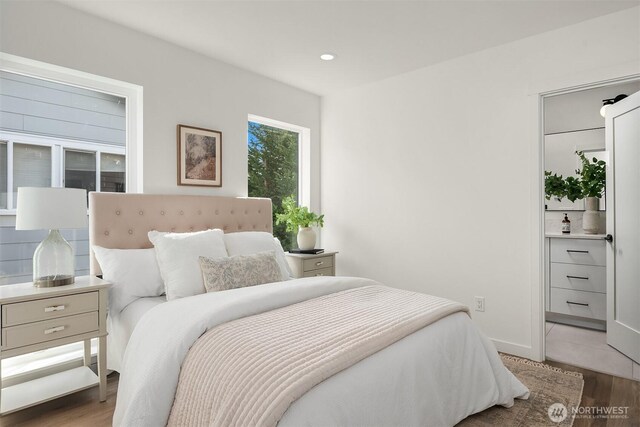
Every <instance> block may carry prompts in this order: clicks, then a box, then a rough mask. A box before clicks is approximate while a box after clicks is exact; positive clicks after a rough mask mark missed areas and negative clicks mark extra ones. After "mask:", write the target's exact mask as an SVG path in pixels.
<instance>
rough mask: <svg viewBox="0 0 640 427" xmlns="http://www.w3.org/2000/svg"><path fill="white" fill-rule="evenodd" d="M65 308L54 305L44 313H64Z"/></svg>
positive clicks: (45, 309)
mask: <svg viewBox="0 0 640 427" xmlns="http://www.w3.org/2000/svg"><path fill="white" fill-rule="evenodd" d="M64 308H65V306H64V305H52V306H50V307H45V308H44V312H45V313H51V312H53V311H62V310H64Z"/></svg>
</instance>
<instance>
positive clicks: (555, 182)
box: [544, 151, 607, 202]
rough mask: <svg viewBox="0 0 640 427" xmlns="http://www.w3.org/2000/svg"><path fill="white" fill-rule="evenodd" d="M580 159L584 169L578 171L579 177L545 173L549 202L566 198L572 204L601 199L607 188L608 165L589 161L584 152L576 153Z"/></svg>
mask: <svg viewBox="0 0 640 427" xmlns="http://www.w3.org/2000/svg"><path fill="white" fill-rule="evenodd" d="M576 155H577V156H578V157H580V161H581V162H582V169H577V170H576V174H577V175H578V176H577V177H574V176H568V177H566V178H562V175H557V174H555V173H554V174H552V173H551V172H549V171H545V172H544V192H545V197H546V199H547V200H550V199H551V198H552V197H554V198H555V199H556V200H558V201H560V200H562V199H564V198H565V197H566V198H567V199H569V200H570V201H572V202H575V201H576V200H580V199H584V198H586V197H597V198H601V197H602V196H603V194H604V190H605V187H606V177H607V174H606V163H605V161H604V160H598V159H596V158H595V157H594V158H593V160H589V159H587V157H586V156H585V155H584V153H583V152H582V151H576Z"/></svg>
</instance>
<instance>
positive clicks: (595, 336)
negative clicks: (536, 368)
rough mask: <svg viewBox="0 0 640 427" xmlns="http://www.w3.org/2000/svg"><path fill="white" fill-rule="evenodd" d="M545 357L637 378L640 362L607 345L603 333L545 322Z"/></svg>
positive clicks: (638, 378) (639, 375) (638, 376)
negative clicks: (639, 363)
mask: <svg viewBox="0 0 640 427" xmlns="http://www.w3.org/2000/svg"><path fill="white" fill-rule="evenodd" d="M546 355H547V359H550V360H554V361H556V362H563V363H567V364H570V365H574V366H578V367H581V368H586V369H591V370H592V371H597V372H604V373H606V374H610V375H616V376H618V377H623V378H631V379H634V380H637V381H640V365H638V364H637V363H635V362H634V361H633V360H631V359H629V358H628V357H626V356H625V355H624V354H622V353H620V352H619V351H617V350H616V349H614V348H613V347H611V346H609V345H607V335H606V333H605V332H601V331H594V330H592V329H585V328H578V327H576V326H569V325H563V324H560V323H551V322H547V347H546Z"/></svg>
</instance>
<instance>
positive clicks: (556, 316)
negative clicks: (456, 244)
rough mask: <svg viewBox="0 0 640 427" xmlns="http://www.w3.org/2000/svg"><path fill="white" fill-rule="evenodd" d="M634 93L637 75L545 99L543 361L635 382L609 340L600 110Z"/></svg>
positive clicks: (634, 369) (632, 367)
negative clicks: (621, 97)
mask: <svg viewBox="0 0 640 427" xmlns="http://www.w3.org/2000/svg"><path fill="white" fill-rule="evenodd" d="M639 91H640V79H638V78H635V79H628V80H626V81H618V82H615V83H608V84H594V85H592V86H590V87H586V88H584V87H583V88H580V89H579V90H566V91H558V92H555V93H552V94H547V95H544V96H543V97H542V112H543V124H542V128H543V152H544V156H543V173H544V177H545V203H544V230H543V232H544V248H545V250H544V272H545V274H544V298H545V315H544V320H545V328H544V331H545V358H546V359H549V360H553V361H557V362H563V363H567V364H571V365H574V366H578V367H582V368H586V369H590V370H593V371H598V372H604V373H607V374H611V375H616V376H620V377H625V378H630V379H635V380H640V365H639V364H638V363H636V362H637V361H634V360H632V359H631V358H629V357H627V355H625V354H623V353H622V352H620V351H618V350H617V349H616V348H614V347H613V346H611V345H609V344H608V343H607V341H608V340H607V258H608V255H607V250H608V249H607V241H606V240H605V239H606V238H607V231H608V229H609V228H611V227H607V204H608V201H607V198H606V197H605V196H606V195H605V188H606V186H605V176H604V174H605V170H606V164H607V162H608V160H609V152H608V151H607V149H606V146H605V118H604V116H602V115H601V114H600V110H601V107H602V106H603V101H605V100H612V101H613V100H615V98H616V97H617V96H618V95H621V94H625V95H631V94H633V93H636V92H639ZM578 171H580V172H584V173H579V172H578ZM598 181H601V182H598ZM587 187H588V188H587ZM610 211H611V209H610ZM610 219H611V218H609V220H610ZM563 231H564V232H563Z"/></svg>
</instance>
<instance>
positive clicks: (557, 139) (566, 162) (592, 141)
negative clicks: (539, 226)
mask: <svg viewBox="0 0 640 427" xmlns="http://www.w3.org/2000/svg"><path fill="white" fill-rule="evenodd" d="M604 138H605V136H604V129H602V128H601V129H589V130H582V131H574V132H563V133H555V134H550V135H545V136H544V170H545V171H550V172H551V173H556V174H558V175H562V177H563V178H566V177H568V176H576V169H580V168H581V163H580V158H579V157H578V156H577V155H576V151H584V152H585V155H586V156H587V157H588V158H589V159H591V158H592V157H596V158H598V159H599V160H600V159H602V160H605V161H606V160H607V153H606V152H605V151H604V150H605V139H604ZM545 205H546V208H547V210H548V211H582V210H584V200H576V201H575V202H571V201H569V200H567V199H562V201H558V200H556V199H554V198H551V200H546V199H545ZM600 210H605V205H604V198H602V199H601V200H600Z"/></svg>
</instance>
